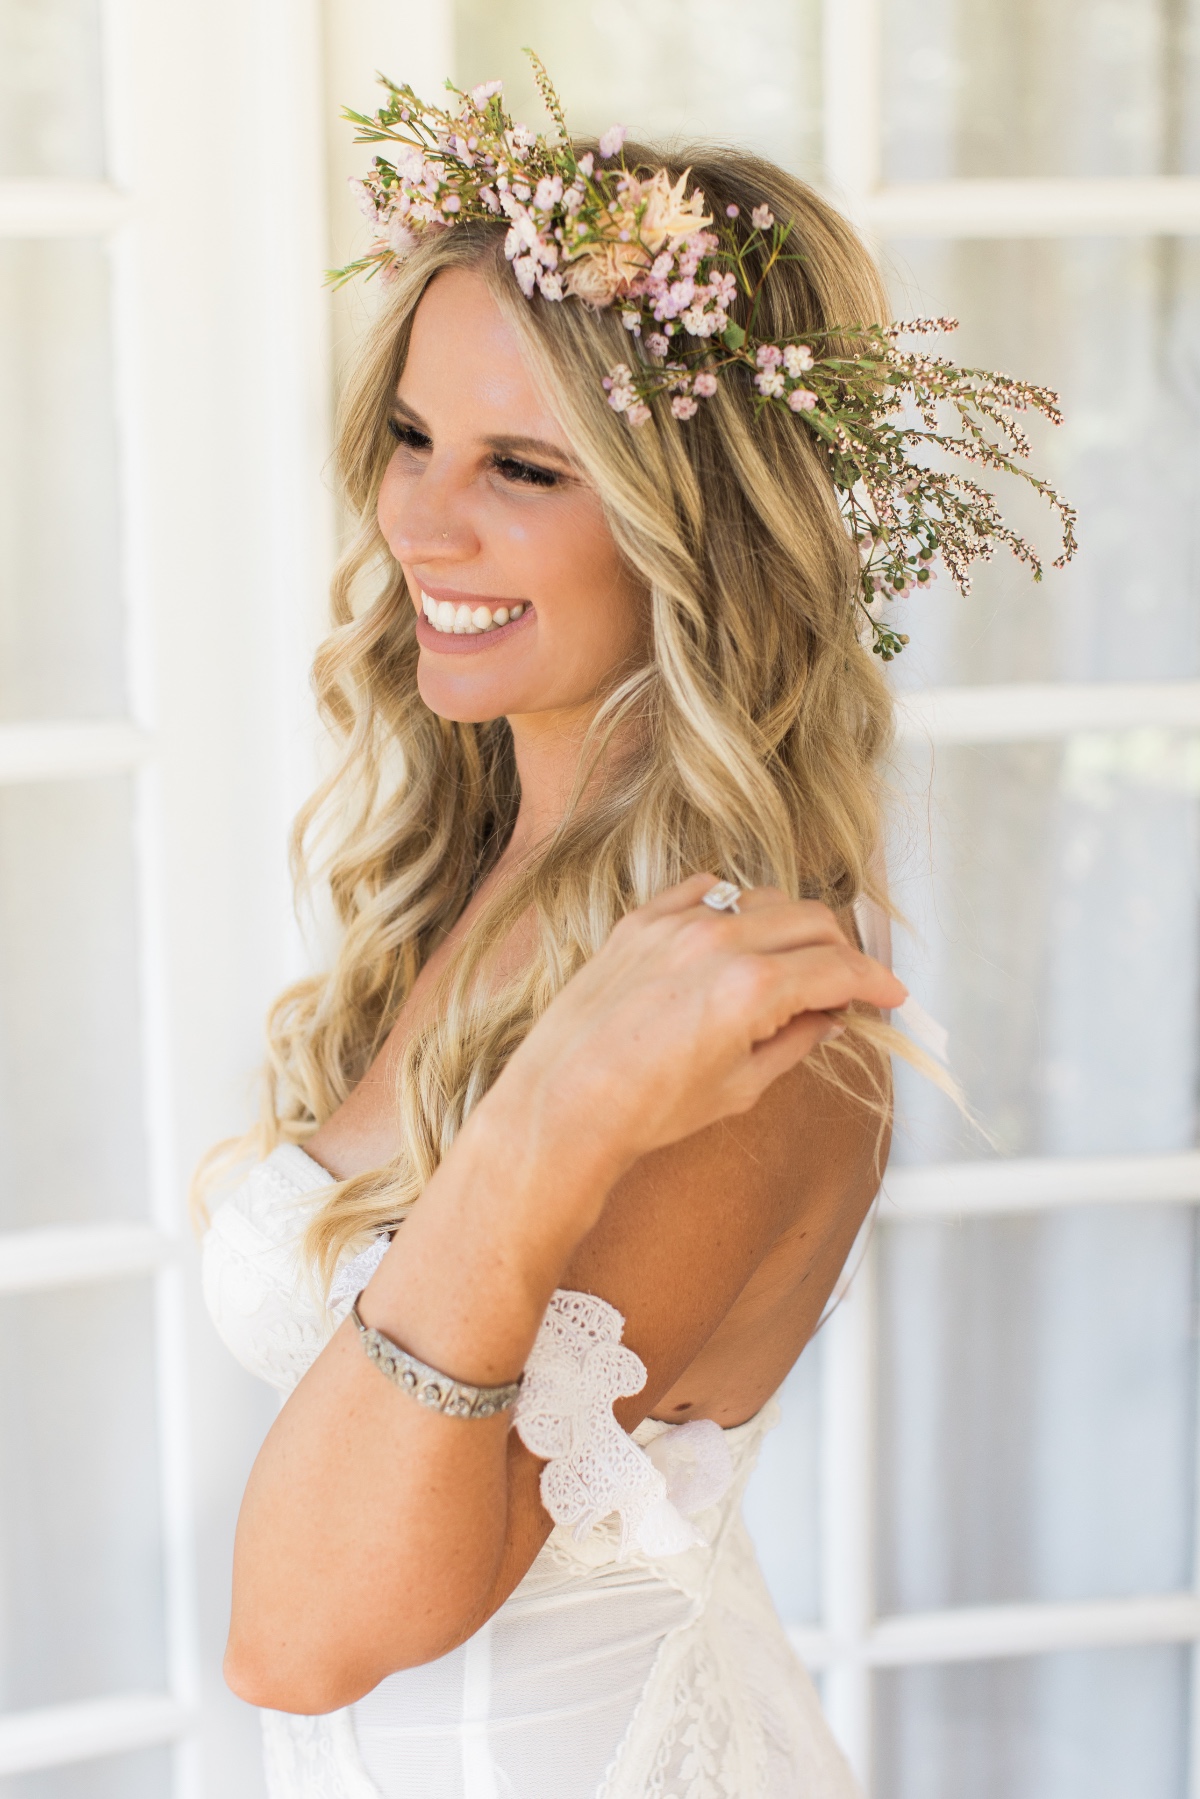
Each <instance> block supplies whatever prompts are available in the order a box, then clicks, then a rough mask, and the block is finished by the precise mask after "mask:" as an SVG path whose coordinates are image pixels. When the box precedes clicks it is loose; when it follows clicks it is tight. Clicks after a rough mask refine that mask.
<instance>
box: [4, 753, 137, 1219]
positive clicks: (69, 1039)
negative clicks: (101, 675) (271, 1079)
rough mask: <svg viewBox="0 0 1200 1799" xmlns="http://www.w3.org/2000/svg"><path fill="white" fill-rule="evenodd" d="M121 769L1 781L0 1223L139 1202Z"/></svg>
mask: <svg viewBox="0 0 1200 1799" xmlns="http://www.w3.org/2000/svg"><path fill="white" fill-rule="evenodd" d="M132 830H133V792H132V784H131V782H130V781H129V780H128V779H126V778H121V777H118V778H110V779H106V780H89V781H77V782H71V783H62V784H59V783H56V782H51V783H46V784H45V785H37V786H29V787H10V788H3V787H0V1229H5V1230H13V1229H17V1228H19V1227H21V1226H33V1225H45V1224H57V1223H63V1222H70V1221H74V1220H85V1219H97V1218H128V1217H136V1216H138V1215H139V1214H141V1213H142V1212H143V1211H144V1206H145V1186H146V1183H145V1167H144V1147H143V1142H142V1111H141V1081H142V1074H141V1044H140V1037H139V1024H138V984H139V983H138V961H137V937H136V918H135V888H134V868H133V845H132Z"/></svg>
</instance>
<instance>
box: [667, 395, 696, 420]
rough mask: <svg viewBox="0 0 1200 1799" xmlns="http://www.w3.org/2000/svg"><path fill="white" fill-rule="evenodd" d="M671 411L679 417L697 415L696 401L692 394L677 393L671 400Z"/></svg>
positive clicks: (687, 417)
mask: <svg viewBox="0 0 1200 1799" xmlns="http://www.w3.org/2000/svg"><path fill="white" fill-rule="evenodd" d="M671 411H672V412H673V413H674V414H675V417H676V418H677V419H690V418H695V416H696V411H697V407H696V402H695V400H693V398H692V396H691V394H676V395H675V398H674V399H673V400H672V401H671Z"/></svg>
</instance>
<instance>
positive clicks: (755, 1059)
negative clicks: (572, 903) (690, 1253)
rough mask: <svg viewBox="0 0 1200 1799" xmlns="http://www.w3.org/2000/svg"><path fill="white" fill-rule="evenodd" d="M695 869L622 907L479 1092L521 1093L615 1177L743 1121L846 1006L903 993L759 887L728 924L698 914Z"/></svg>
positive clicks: (836, 938)
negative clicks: (654, 1153) (606, 1161)
mask: <svg viewBox="0 0 1200 1799" xmlns="http://www.w3.org/2000/svg"><path fill="white" fill-rule="evenodd" d="M713 884H714V882H713V877H712V876H711V875H696V876H694V877H693V878H692V879H691V880H689V881H684V882H683V883H682V884H681V885H680V886H678V887H673V888H671V889H670V891H669V892H667V893H663V894H660V895H659V897H658V898H657V899H655V900H652V901H651V902H650V904H649V905H646V906H642V907H640V908H639V909H638V910H637V911H636V912H631V913H629V914H628V915H627V916H626V917H625V918H623V919H622V920H621V921H620V923H619V924H618V925H617V926H616V928H615V929H614V931H613V932H612V935H611V936H610V937H609V939H608V942H607V943H606V944H605V946H604V948H603V949H602V950H601V951H600V953H599V954H598V955H597V956H595V957H594V958H593V959H592V961H591V962H589V963H588V964H587V966H586V967H584V968H583V969H581V970H580V972H579V973H578V974H577V975H576V976H575V977H574V978H573V979H572V980H571V981H570V982H569V983H568V984H567V986H566V987H565V988H564V989H563V991H562V992H561V993H560V994H559V995H558V996H557V998H556V999H555V1000H554V1002H553V1003H552V1005H550V1006H549V1007H548V1009H547V1010H546V1012H545V1013H544V1015H543V1016H542V1018H541V1019H540V1020H539V1021H538V1023H537V1025H536V1026H535V1027H534V1029H533V1030H532V1031H531V1032H530V1034H529V1036H528V1038H527V1039H526V1041H525V1042H524V1044H523V1045H522V1046H521V1048H520V1049H519V1050H518V1052H517V1054H516V1055H515V1056H514V1057H513V1059H512V1062H511V1063H510V1064H509V1067H508V1068H507V1069H506V1070H505V1072H504V1074H503V1075H502V1076H501V1078H500V1080H499V1081H498V1082H497V1083H496V1087H495V1089H494V1090H493V1091H494V1093H495V1096H496V1101H497V1103H502V1102H503V1100H504V1098H505V1096H506V1095H507V1096H511V1097H513V1098H515V1097H516V1094H517V1093H518V1092H520V1093H521V1095H522V1097H523V1099H524V1102H525V1104H526V1105H527V1106H530V1107H531V1108H532V1111H533V1114H534V1116H536V1117H542V1116H548V1115H553V1118H554V1120H555V1128H556V1131H557V1134H558V1135H560V1136H562V1135H564V1133H566V1134H569V1135H570V1137H571V1139H572V1141H573V1142H578V1140H579V1138H580V1137H583V1138H585V1139H587V1140H590V1142H591V1144H592V1146H593V1148H594V1149H596V1150H598V1151H600V1152H601V1153H602V1154H607V1155H609V1156H611V1159H612V1164H613V1167H614V1169H616V1170H618V1171H623V1170H624V1169H625V1168H627V1167H629V1166H630V1165H631V1164H632V1163H633V1162H634V1161H636V1160H637V1159H638V1158H639V1157H640V1156H643V1155H646V1154H647V1153H648V1152H649V1151H651V1150H654V1149H659V1148H662V1147H664V1146H665V1145H667V1144H669V1143H674V1142H677V1141H678V1140H679V1139H680V1138H683V1137H688V1136H691V1135H692V1134H693V1133H694V1132H696V1131H699V1130H702V1129H703V1128H704V1127H705V1126H706V1125H709V1124H713V1123H715V1122H716V1121H717V1120H718V1119H720V1118H725V1117H728V1116H730V1115H731V1114H734V1113H741V1112H747V1111H749V1110H750V1108H751V1107H752V1106H753V1105H754V1104H755V1103H756V1102H757V1100H758V1099H759V1098H760V1096H761V1095H762V1093H763V1092H764V1090H765V1089H766V1088H767V1087H768V1086H770V1084H771V1082H772V1081H774V1080H776V1079H777V1078H778V1077H779V1076H780V1075H781V1074H784V1073H786V1072H787V1070H788V1069H790V1068H793V1067H795V1065H796V1064H797V1063H798V1062H799V1061H801V1060H802V1058H803V1057H804V1056H806V1055H808V1054H809V1052H810V1051H811V1050H813V1049H814V1048H815V1047H816V1046H817V1044H819V1043H821V1042H823V1041H824V1040H825V1039H826V1038H827V1037H829V1036H831V1035H834V1034H836V1033H837V1032H839V1031H840V1030H841V1029H842V1028H843V1026H842V1024H841V1020H840V1017H839V1015H840V1014H841V1013H842V1012H844V1011H845V1009H846V1007H847V1006H849V1005H850V1004H851V1002H852V1001H854V1000H859V1001H861V1002H863V1003H864V1004H866V1005H870V1006H878V1007H880V1008H881V1009H886V1008H889V1007H892V1006H898V1005H899V1004H900V1003H901V1002H902V1001H903V1000H904V998H905V997H906V991H907V990H906V989H905V988H904V987H903V986H902V984H901V983H900V982H899V981H898V980H897V979H896V977H895V976H894V975H893V974H891V973H890V972H889V971H888V970H887V969H886V968H884V967H883V965H882V964H881V963H879V962H876V961H874V960H873V959H872V958H871V957H870V956H865V955H863V954H862V952H861V951H860V950H857V949H855V948H854V947H853V945H852V944H850V943H849V942H848V941H847V939H846V937H845V936H844V934H843V932H842V930H841V929H840V927H839V925H838V922H837V920H836V918H835V917H834V915H833V913H832V912H831V911H830V910H829V909H828V907H826V906H822V905H819V904H817V903H815V902H813V901H796V900H789V899H788V898H787V897H786V896H785V895H784V894H782V893H780V892H779V891H778V890H777V889H775V888H772V887H760V888H757V889H754V890H752V891H750V892H747V893H744V894H743V895H742V897H741V900H740V911H739V912H738V913H736V914H734V913H729V912H716V911H713V910H712V909H711V908H709V907H706V906H704V905H703V904H702V903H701V901H702V899H703V896H704V894H705V893H706V892H707V891H708V890H709V888H710V887H712V886H713Z"/></svg>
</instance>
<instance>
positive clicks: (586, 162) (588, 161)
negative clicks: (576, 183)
mask: <svg viewBox="0 0 1200 1799" xmlns="http://www.w3.org/2000/svg"><path fill="white" fill-rule="evenodd" d="M595 166H596V159H595V157H594V156H593V155H592V153H591V151H590V150H589V151H588V153H587V155H586V156H581V157H580V158H579V173H580V174H581V175H587V176H588V177H589V178H590V176H591V173H592V170H593V169H594V168H595Z"/></svg>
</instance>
